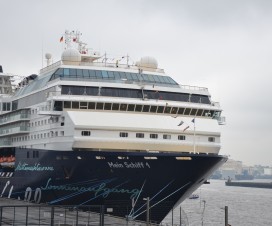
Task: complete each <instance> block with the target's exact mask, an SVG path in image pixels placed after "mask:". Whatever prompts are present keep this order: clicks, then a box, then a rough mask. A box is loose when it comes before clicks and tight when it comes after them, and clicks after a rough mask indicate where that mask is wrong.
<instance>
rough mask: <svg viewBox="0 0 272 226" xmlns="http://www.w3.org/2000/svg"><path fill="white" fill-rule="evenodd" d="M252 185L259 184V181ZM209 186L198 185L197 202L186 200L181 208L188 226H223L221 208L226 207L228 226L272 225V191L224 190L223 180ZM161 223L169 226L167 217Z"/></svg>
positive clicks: (251, 189)
mask: <svg viewBox="0 0 272 226" xmlns="http://www.w3.org/2000/svg"><path fill="white" fill-rule="evenodd" d="M255 181H256V182H257V181H258V182H260V180H255ZM210 182H211V183H210V184H205V185H202V186H201V187H200V188H199V189H198V190H197V191H196V192H195V194H198V195H199V198H198V199H186V200H185V201H184V202H183V203H182V204H181V207H182V209H183V210H184V212H185V213H186V215H187V216H186V217H187V219H188V222H189V224H188V225H190V226H200V225H204V226H217V225H224V223H225V210H224V208H225V206H228V210H229V224H230V225H232V226H234V225H235V226H237V225H238V226H251V225H252V226H253V225H254V226H268V225H272V214H271V210H272V189H262V188H246V187H232V186H225V181H223V180H211V181H210ZM262 182H264V180H262ZM266 182H271V180H267V181H266ZM179 212H180V210H179V208H177V209H176V210H175V211H174V224H175V225H179V222H180V214H179ZM164 223H168V224H169V225H171V223H172V216H171V214H169V215H168V216H167V218H166V219H165V220H164Z"/></svg>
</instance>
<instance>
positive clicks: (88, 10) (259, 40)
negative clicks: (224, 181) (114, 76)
mask: <svg viewBox="0 0 272 226" xmlns="http://www.w3.org/2000/svg"><path fill="white" fill-rule="evenodd" d="M0 10H1V13H0V28H1V35H0V40H1V41H0V65H2V66H3V69H4V71H5V72H10V73H15V74H19V75H24V76H26V75H30V74H32V73H38V70H39V69H40V68H41V66H42V64H43V65H45V62H42V53H46V52H50V53H52V55H53V60H54V61H57V60H59V59H60V55H61V52H62V48H63V46H62V44H61V43H60V42H59V39H60V37H61V36H62V34H63V33H64V31H65V30H66V29H68V30H79V31H80V32H82V33H83V37H82V39H83V40H84V41H87V42H88V44H89V45H88V46H89V47H92V48H94V49H96V50H99V51H101V52H105V51H107V53H112V54H117V55H119V54H120V55H125V54H127V53H128V54H129V55H130V56H131V57H132V59H133V60H135V61H136V60H138V59H139V58H140V57H142V56H146V55H149V56H154V57H155V58H156V59H157V60H158V63H159V67H160V68H164V69H165V71H166V72H167V74H169V75H170V76H172V77H173V78H174V79H175V80H176V81H177V82H179V83H180V84H183V85H196V86H204V87H207V88H209V91H210V93H211V95H212V100H213V101H219V102H220V104H221V106H222V108H223V110H224V111H223V114H224V116H226V119H227V124H226V125H225V126H222V127H221V131H222V139H221V140H222V149H221V153H222V154H227V155H230V157H231V158H232V159H235V160H241V161H243V162H244V163H245V164H251V165H253V164H263V165H269V166H272V148H271V146H272V119H271V111H272V100H271V99H272V89H271V86H272V64H271V61H272V1H269V0H256V1H255V0H254V1H253V0H244V1H243V0H205V1H204V0H198V1H197V0H186V1H182V0H177V1H174V0H173V1H171V0H167V1H162V0H134V1H132V0H131V1H128V0H97V1H92V0H88V1H83V0H76V1H75V0H73V1H72V0H58V1H56V0H46V1H37V0H24V1H21V0H0Z"/></svg>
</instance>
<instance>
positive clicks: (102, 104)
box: [96, 103, 104, 110]
mask: <svg viewBox="0 0 272 226" xmlns="http://www.w3.org/2000/svg"><path fill="white" fill-rule="evenodd" d="M103 106H104V103H97V104H96V109H97V110H103Z"/></svg>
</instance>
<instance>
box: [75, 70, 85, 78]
mask: <svg viewBox="0 0 272 226" xmlns="http://www.w3.org/2000/svg"><path fill="white" fill-rule="evenodd" d="M76 75H77V77H82V75H83V73H82V69H77V70H76Z"/></svg>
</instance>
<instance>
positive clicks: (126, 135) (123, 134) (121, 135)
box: [119, 132, 128, 137]
mask: <svg viewBox="0 0 272 226" xmlns="http://www.w3.org/2000/svg"><path fill="white" fill-rule="evenodd" d="M119 136H120V137H128V133H125V132H120V134H119Z"/></svg>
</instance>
